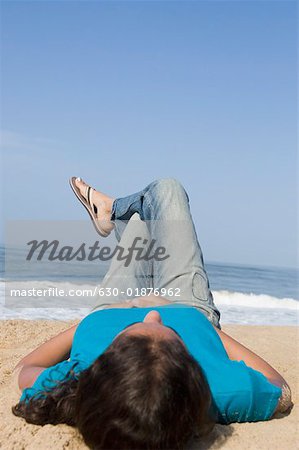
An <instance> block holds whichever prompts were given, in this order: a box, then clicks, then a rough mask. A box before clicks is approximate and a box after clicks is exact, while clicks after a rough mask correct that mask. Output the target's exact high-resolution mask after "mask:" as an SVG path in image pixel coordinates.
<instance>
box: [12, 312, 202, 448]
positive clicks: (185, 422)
mask: <svg viewBox="0 0 299 450" xmlns="http://www.w3.org/2000/svg"><path fill="white" fill-rule="evenodd" d="M68 383H69V384H72V388H71V389H68V388H67V384H68ZM63 384H66V386H65V387H64V386H63ZM63 384H62V385H61V386H60V387H59V386H57V388H55V389H54V390H53V391H51V392H49V393H46V395H45V397H44V398H43V399H36V400H35V401H31V402H29V404H28V406H27V407H24V406H22V405H21V407H19V408H17V410H16V411H15V413H17V414H18V415H21V416H23V417H25V419H26V420H28V421H31V420H30V409H31V413H32V412H33V411H34V423H38V421H37V419H36V418H37V415H38V414H37V412H38V410H39V409H40V411H41V412H42V413H43V417H42V419H43V421H42V423H43V424H44V423H59V422H62V423H69V424H74V425H76V426H77V427H78V429H79V431H80V432H81V434H82V435H83V438H84V440H85V442H86V444H87V445H88V446H89V447H91V448H93V449H118V450H119V449H122V450H134V449H138V450H141V449H148V450H159V449H178V448H182V447H183V446H184V444H185V443H186V442H187V441H188V440H189V438H190V437H192V435H193V434H195V433H196V434H200V433H205V432H206V431H207V430H208V429H209V428H210V425H211V419H210V417H209V411H210V405H211V394H210V389H209V386H208V384H207V382H206V380H205V377H204V374H203V372H202V370H201V368H200V366H199V365H198V363H197V362H196V360H195V359H194V358H193V357H192V355H191V354H190V353H189V352H188V350H187V348H186V346H185V345H184V343H183V341H182V340H181V338H180V337H179V336H178V335H177V334H176V332H175V331H174V330H172V329H171V328H169V327H166V326H164V325H163V323H162V321H161V317H159V314H158V313H157V312H156V311H151V312H150V313H149V314H148V315H147V316H146V318H145V320H144V322H138V323H134V324H132V325H131V326H129V327H127V328H126V329H124V330H123V331H122V332H121V333H119V334H118V335H117V336H116V338H115V339H114V341H113V342H112V344H111V345H110V346H109V347H108V348H107V350H106V351H105V352H104V353H103V354H102V355H101V356H100V357H99V358H97V359H96V361H95V362H94V363H93V364H92V365H91V366H90V367H89V368H88V369H87V370H85V371H83V372H82V373H81V374H80V376H79V378H78V381H77V380H76V381H75V382H74V379H73V380H69V381H66V382H65V383H63ZM55 391H56V392H55ZM63 391H65V394H64V393H63ZM62 398H63V400H62ZM39 402H40V404H39V405H38V403H39ZM30 403H31V406H30ZM54 405H56V406H55V408H56V409H55V411H54V410H53V408H54ZM61 408H63V411H62V410H61ZM26 410H27V411H26ZM47 410H48V411H49V419H51V421H50V420H49V421H48V422H45V417H44V414H45V411H47ZM20 411H21V413H20ZM24 411H25V412H24ZM66 414H67V415H68V417H64V416H65V415H66ZM58 418H59V419H58Z"/></svg>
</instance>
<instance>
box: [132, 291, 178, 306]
mask: <svg viewBox="0 0 299 450" xmlns="http://www.w3.org/2000/svg"><path fill="white" fill-rule="evenodd" d="M131 303H132V304H133V305H134V306H137V307H138V308H147V307H150V306H161V305H169V304H170V303H172V302H171V301H170V300H167V299H166V298H164V297H160V296H158V295H153V294H151V295H146V296H142V297H136V298H134V299H133V300H131Z"/></svg>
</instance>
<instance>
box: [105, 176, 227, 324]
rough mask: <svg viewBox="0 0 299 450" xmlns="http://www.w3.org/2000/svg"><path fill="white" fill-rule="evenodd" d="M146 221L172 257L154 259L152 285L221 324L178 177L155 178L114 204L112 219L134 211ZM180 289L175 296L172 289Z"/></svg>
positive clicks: (156, 245)
mask: <svg viewBox="0 0 299 450" xmlns="http://www.w3.org/2000/svg"><path fill="white" fill-rule="evenodd" d="M136 212H137V213H138V214H139V216H140V218H141V219H142V220H144V221H145V223H146V224H147V227H148V230H149V232H150V238H151V239H152V240H155V248H159V247H164V248H165V249H166V253H167V254H168V255H169V257H168V258H167V259H166V260H164V261H157V259H154V260H153V287H155V288H156V289H158V290H159V291H161V290H162V289H163V292H162V291H161V295H162V296H164V297H166V298H168V299H169V300H171V301H173V302H175V303H185V304H186V305H192V306H195V307H196V308H198V309H200V310H201V311H202V312H203V313H204V314H205V315H206V316H207V317H208V319H209V320H211V321H212V322H213V323H214V324H215V325H216V326H218V327H219V318H220V313H219V311H218V309H217V307H216V306H215V304H214V300H213V296H212V293H211V290H210V286H209V280H208V276H207V273H206V270H205V267H204V261H203V255H202V251H201V247H200V245H199V242H198V238H197V235H196V231H195V227H194V223H193V220H192V216H191V212H190V207H189V198H188V195H187V193H186V191H185V190H184V188H183V187H182V185H181V184H180V183H179V182H178V181H177V180H175V179H172V178H169V179H162V180H156V181H154V182H153V183H151V184H149V185H148V186H147V187H146V188H145V189H143V190H142V191H140V192H138V193H136V194H133V195H130V196H128V197H124V198H118V199H117V200H116V201H115V202H114V204H113V211H112V216H111V219H112V220H114V221H117V220H121V221H122V220H124V221H128V220H129V219H130V218H131V217H132V215H133V214H134V213H136ZM174 290H175V292H176V293H178V292H179V295H178V296H177V297H175V296H174V295H173V291H174Z"/></svg>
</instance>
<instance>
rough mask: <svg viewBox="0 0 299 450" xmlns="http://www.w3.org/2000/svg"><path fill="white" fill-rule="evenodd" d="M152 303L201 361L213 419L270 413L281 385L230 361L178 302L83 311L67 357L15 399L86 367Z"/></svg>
mask: <svg viewBox="0 0 299 450" xmlns="http://www.w3.org/2000/svg"><path fill="white" fill-rule="evenodd" d="M153 309H154V310H157V311H159V313H160V315H161V318H162V321H163V323H164V325H166V326H171V327H172V328H174V329H175V330H176V331H177V332H178V333H179V335H180V336H181V338H182V339H183V341H184V343H185V345H186V346H187V348H188V349H189V352H190V353H191V354H192V355H193V357H194V358H195V359H196V360H197V361H198V363H199V364H200V366H201V367H202V369H203V371H204V373H205V375H206V378H207V381H208V383H209V386H210V389H211V392H212V397H213V400H214V406H215V407H216V410H217V411H216V412H217V416H218V420H217V421H218V422H220V423H230V422H252V421H258V420H267V419H270V417H271V416H272V414H273V413H274V411H275V408H276V406H277V403H278V400H279V397H280V396H281V389H280V388H279V387H277V386H275V385H273V384H272V383H270V382H269V381H268V380H267V378H266V377H265V376H264V375H263V374H261V373H260V372H257V371H256V370H253V369H251V368H250V367H248V366H246V364H245V363H244V361H231V360H230V359H229V358H228V355H227V353H226V351H225V348H224V346H223V344H222V341H221V339H220V338H219V336H218V334H217V332H216V331H215V330H214V328H213V326H212V325H211V323H210V322H209V321H208V319H207V318H206V317H205V316H204V315H203V314H202V313H201V312H200V311H198V310H197V309H195V308H192V307H186V306H185V305H179V304H176V305H164V306H159V307H155V308H152V307H151V308H129V309H121V308H120V309H117V308H115V309H104V310H100V311H95V312H93V313H91V314H89V315H88V316H87V317H85V318H84V319H83V320H82V321H81V323H80V324H79V325H78V327H77V330H76V333H75V335H74V340H73V345H72V350H71V354H70V359H69V360H67V361H63V362H60V363H58V364H56V365H55V366H52V367H49V368H47V369H45V370H44V371H43V372H42V373H41V374H40V375H39V376H38V378H37V379H36V381H35V383H34V384H33V386H32V387H31V388H27V389H25V390H24V391H23V394H22V396H21V400H25V399H29V398H30V397H32V396H33V395H34V394H37V395H39V394H41V393H42V391H44V390H49V389H51V388H53V387H54V386H55V385H56V384H57V382H58V381H62V380H64V379H65V377H66V376H67V374H68V372H69V371H70V370H71V369H73V368H74V371H75V372H80V371H82V370H84V369H86V368H87V367H89V366H90V365H91V364H92V363H93V361H94V360H95V359H96V358H97V357H98V356H99V355H101V354H102V353H103V352H104V351H105V349H106V348H107V347H108V346H109V345H110V344H111V342H112V341H113V339H114V338H115V337H116V335H117V334H118V333H119V332H120V331H121V330H122V329H123V328H124V327H126V326H127V325H130V324H131V323H133V322H138V321H142V320H143V319H144V317H145V315H146V314H147V313H148V312H149V311H151V310H153Z"/></svg>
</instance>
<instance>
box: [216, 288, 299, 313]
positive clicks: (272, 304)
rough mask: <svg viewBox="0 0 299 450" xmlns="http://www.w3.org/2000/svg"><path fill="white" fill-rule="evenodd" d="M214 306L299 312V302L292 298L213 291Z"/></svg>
mask: <svg viewBox="0 0 299 450" xmlns="http://www.w3.org/2000/svg"><path fill="white" fill-rule="evenodd" d="M213 297H214V301H215V303H216V305H219V306H220V305H225V306H242V307H247V308H275V309H291V310H297V311H299V301H297V300H295V299H293V298H277V297H271V296H270V295H266V294H244V293H242V292H229V291H213Z"/></svg>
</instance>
